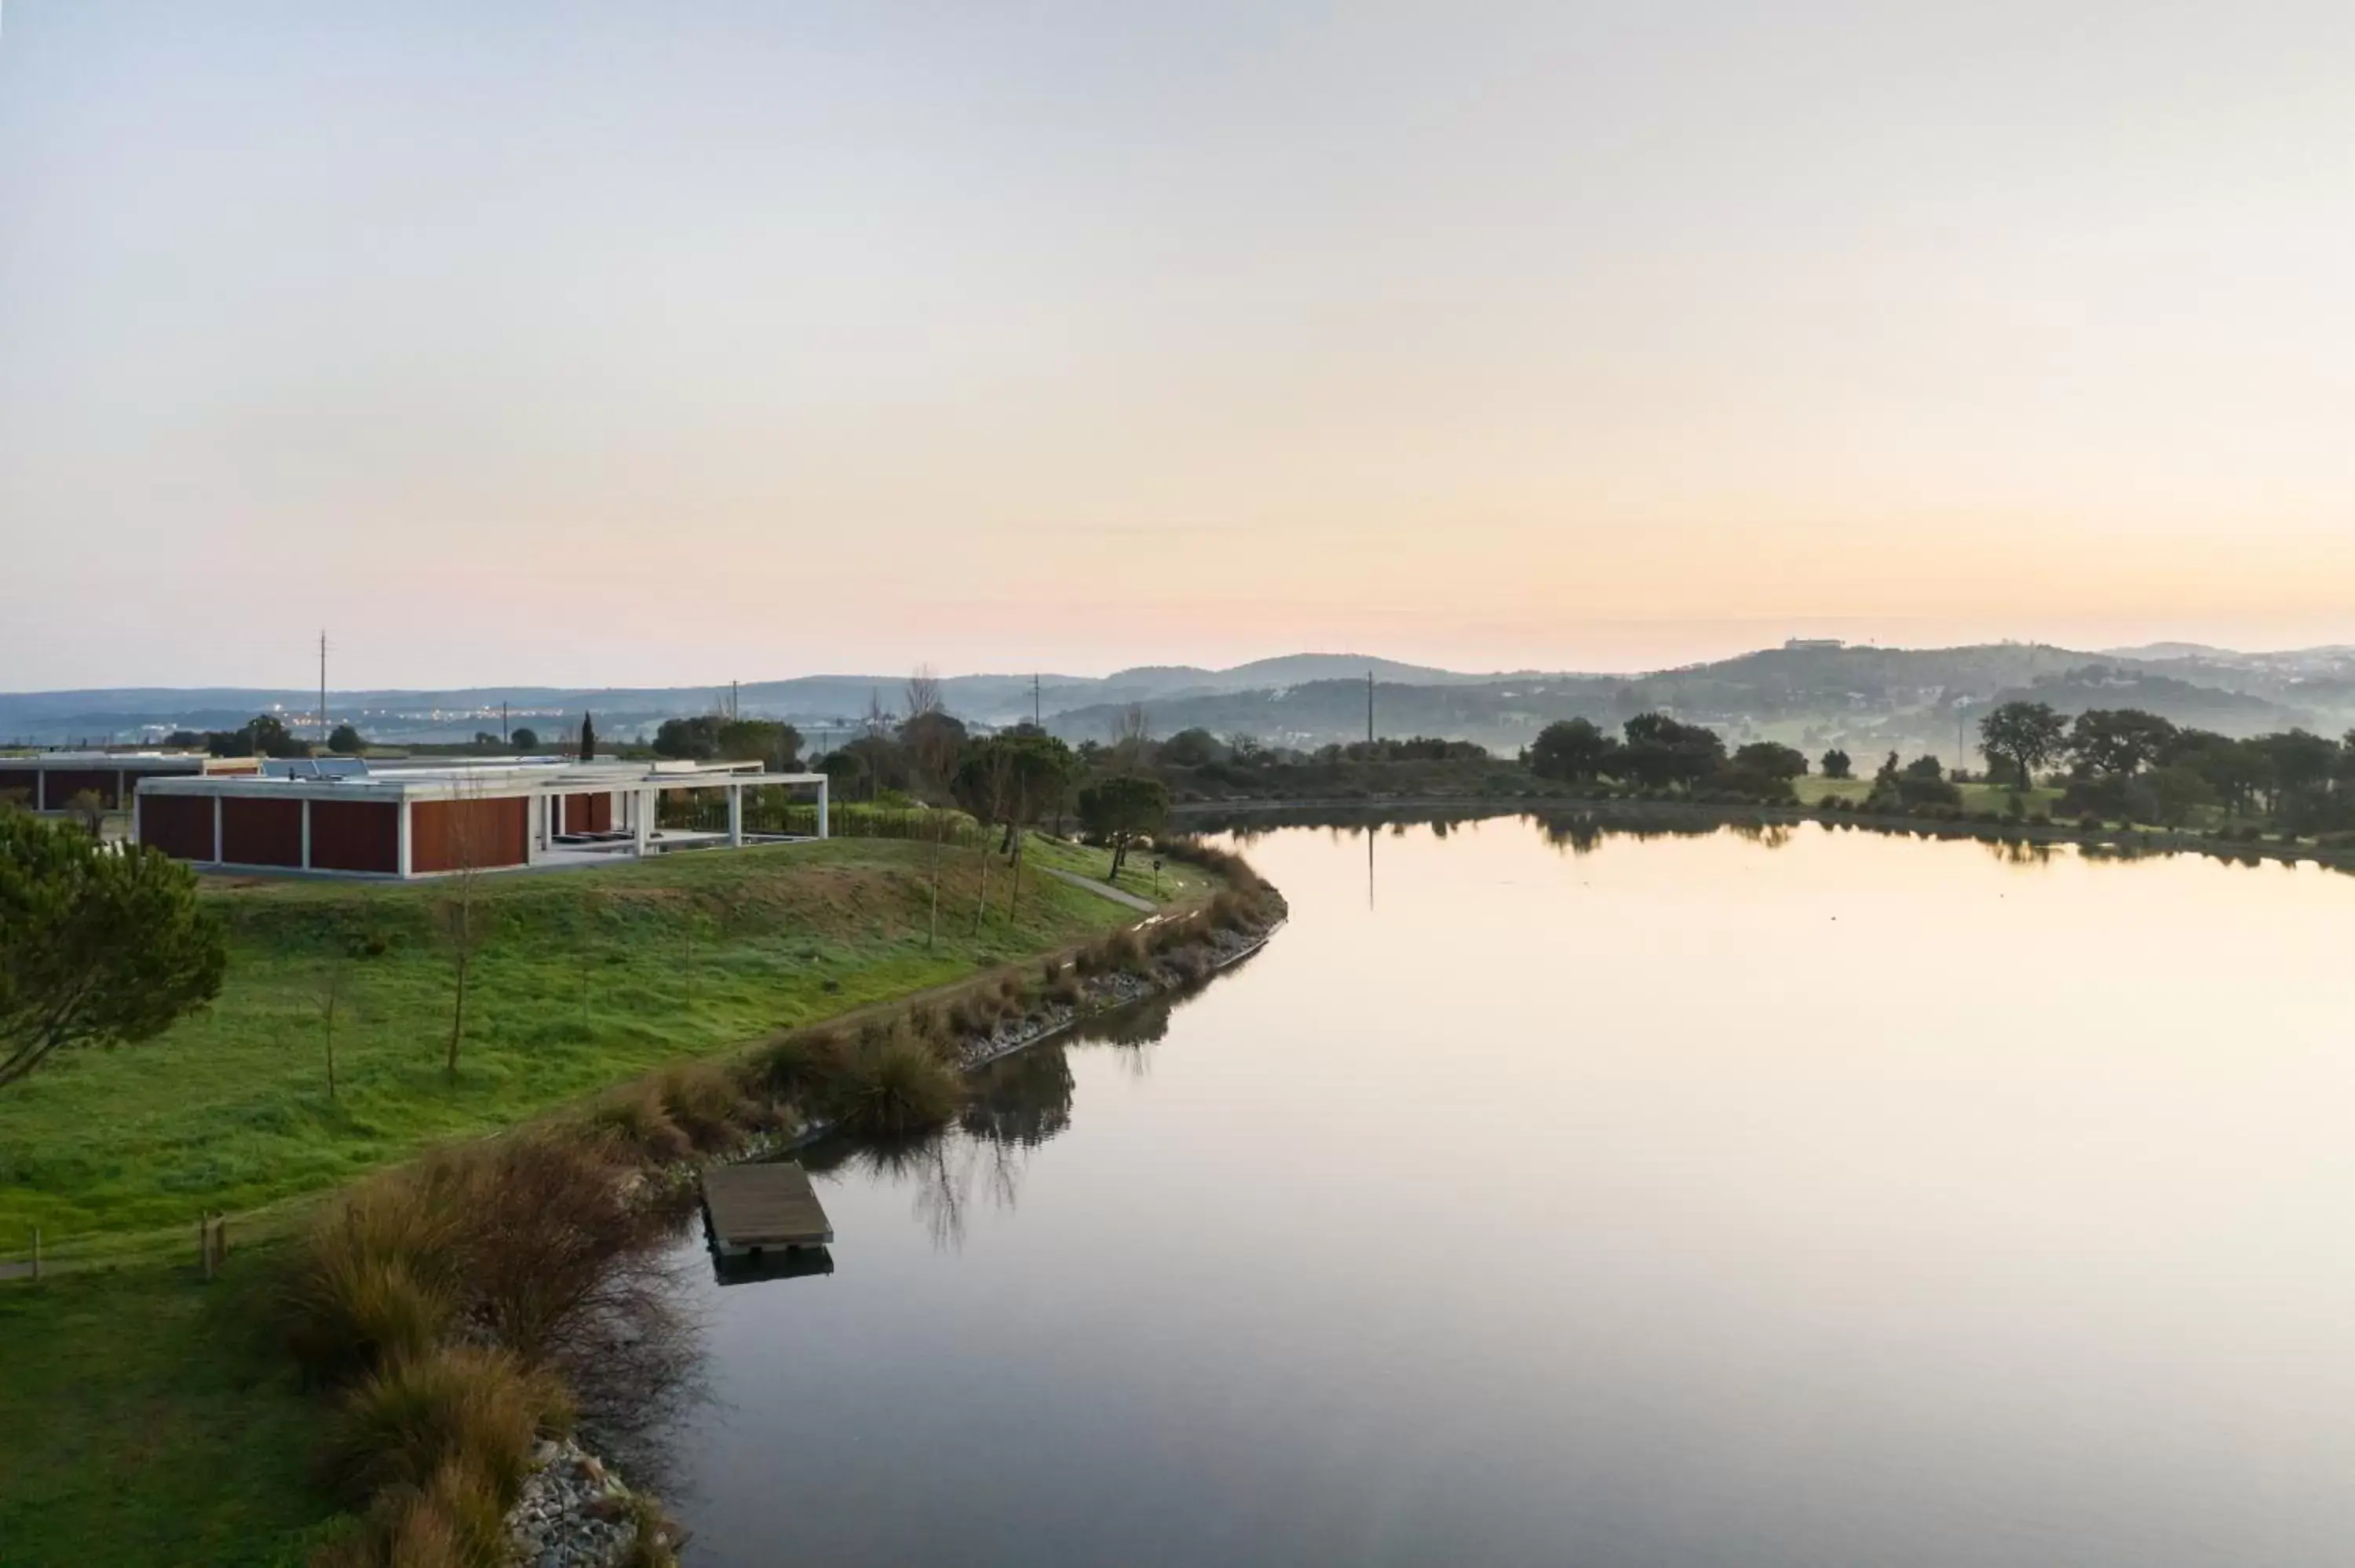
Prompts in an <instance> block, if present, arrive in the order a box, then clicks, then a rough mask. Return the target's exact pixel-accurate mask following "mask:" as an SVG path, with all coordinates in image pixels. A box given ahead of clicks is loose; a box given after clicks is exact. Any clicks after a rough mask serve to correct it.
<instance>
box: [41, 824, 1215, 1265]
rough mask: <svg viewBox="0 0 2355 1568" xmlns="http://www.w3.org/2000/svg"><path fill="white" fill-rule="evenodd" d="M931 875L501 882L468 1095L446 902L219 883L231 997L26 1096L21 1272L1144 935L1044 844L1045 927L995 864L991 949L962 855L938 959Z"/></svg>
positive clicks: (914, 871) (848, 871) (838, 870)
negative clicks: (690, 1063) (332, 1089)
mask: <svg viewBox="0 0 2355 1568" xmlns="http://www.w3.org/2000/svg"><path fill="white" fill-rule="evenodd" d="M929 855H930V848H929V846H927V845H924V844H922V843H917V842H907V841H902V840H885V839H866V840H852V839H837V840H832V841H829V842H826V843H822V844H795V845H783V846H777V847H773V848H762V849H751V850H745V851H742V852H740V853H716V852H708V853H691V854H683V855H678V856H676V857H671V858H667V859H664V860H658V861H654V862H650V863H645V864H629V865H620V866H613V867H602V868H597V869H594V870H581V871H566V872H553V873H545V874H511V875H506V876H485V877H483V878H481V879H479V881H478V882H477V885H476V887H477V894H476V896H477V897H478V898H479V899H480V900H481V901H482V907H483V908H484V909H485V910H486V911H487V912H488V915H489V927H490V929H491V933H492V934H491V935H490V937H489V938H488V939H487V940H486V942H485V945H484V947H483V948H482V950H481V953H480V956H479V958H478V959H477V960H476V965H475V974H474V985H473V988H472V991H471V994H470V996H469V999H468V1004H467V1027H466V1033H465V1038H464V1042H463V1043H462V1045H461V1048H460V1070H459V1076H458V1080H457V1082H456V1083H455V1084H454V1085H453V1084H450V1083H447V1082H445V1081H444V1078H443V1075H442V1051H443V1046H444V1044H445V1041H446V1038H447V1034H448V1030H449V1020H450V1002H451V995H452V966H451V963H450V959H449V957H448V953H447V951H446V948H444V946H443V944H442V942H441V941H440V940H439V938H437V936H436V927H435V921H434V906H435V904H436V902H437V900H440V899H442V898H444V897H446V896H447V895H448V892H449V889H448V887H447V885H411V886H405V887H396V886H385V885H354V884H348V883H328V882H301V881H260V880H254V881H249V882H243V883H235V884H232V883H222V884H218V885H215V886H214V887H213V888H212V890H211V891H210V892H208V895H207V896H208V902H209V903H210V904H211V905H212V906H213V907H215V908H217V909H218V910H219V911H220V912H221V914H222V916H224V918H225V919H226V921H227V922H228V925H229V933H230V937H229V943H230V950H229V979H228V981H227V984H226V986H225V987H224V989H223V991H222V994H221V996H220V998H219V1000H218V1001H216V1002H215V1003H214V1004H213V1005H212V1006H210V1007H209V1008H208V1009H206V1010H205V1011H204V1012H202V1013H200V1014H197V1015H196V1016H193V1017H191V1018H189V1019H187V1020H186V1021H184V1022H182V1023H181V1024H179V1025H178V1026H177V1027H176V1028H175V1029H173V1030H172V1031H171V1032H170V1033H168V1034H166V1035H165V1036H164V1037H163V1038H162V1039H160V1040H157V1041H154V1042H151V1043H148V1044H143V1045H138V1046H130V1047H124V1048H123V1049H120V1050H117V1051H112V1052H84V1053H80V1054H75V1055H72V1056H67V1057H61V1058H59V1059H57V1060H55V1061H53V1062H51V1063H50V1064H49V1065H47V1066H45V1067H44V1068H43V1069H42V1070H41V1071H40V1072H39V1073H37V1074H36V1075H34V1076H33V1077H31V1078H29V1079H27V1080H26V1081H25V1082H24V1083H22V1084H20V1085H18V1086H15V1087H13V1088H11V1089H9V1090H7V1091H6V1092H5V1093H4V1094H0V1256H21V1255H23V1253H24V1251H25V1250H26V1249H27V1246H28V1245H29V1242H30V1232H31V1230H32V1229H33V1227H35V1226H38V1227H40V1228H41V1230H42V1232H43V1233H44V1236H43V1239H44V1244H45V1247H46V1250H47V1251H48V1254H49V1255H50V1257H51V1258H52V1260H54V1261H57V1262H60V1263H70V1262H72V1261H74V1260H76V1259H77V1258H78V1257H80V1258H87V1257H88V1256H90V1255H92V1254H94V1253H96V1254H103V1253H106V1252H109V1251H110V1250H112V1249H117V1248H120V1247H123V1246H127V1245H128V1246H148V1245H159V1244H168V1245H175V1246H176V1245H179V1242H180V1240H181V1239H183V1238H181V1237H180V1234H179V1233H181V1232H183V1231H186V1232H188V1233H189V1235H190V1237H191V1238H192V1236H193V1233H194V1229H195V1224H196V1220H197V1216H198V1214H199V1213H201V1212H203V1211H205V1210H208V1209H219V1210H224V1211H228V1212H229V1213H247V1212H250V1211H255V1210H261V1209H264V1208H265V1207H267V1206H270V1205H284V1204H285V1203H286V1202H287V1201H288V1200H293V1199H298V1198H300V1197H302V1196H304V1195H305V1194H310V1193H315V1192H320V1191H323V1190H325V1189H328V1188H332V1187H335V1186H337V1185H340V1184H342V1183H344V1182H346V1181H350V1180H352V1179H353V1178H355V1177H357V1176H360V1175H362V1174H364V1173H366V1172H367V1171H370V1170H372V1169H375V1168H377V1167H379V1166H382V1165H386V1164H389V1163H391V1162H394V1161H397V1160H402V1159H406V1158H408V1157H410V1156H411V1155H414V1154H415V1153H417V1152H418V1151H419V1150H422V1149H424V1148H426V1147H427V1146H429V1145H431V1144H433V1143H436V1142H439V1141H442V1140H446V1139H455V1138H463V1137H469V1136H474V1135H479V1134H484V1133H487V1132H490V1131H493V1130H496V1129H497V1128H502V1127H506V1126H510V1125H513V1124H514V1123H516V1122H518V1121H522V1120H526V1119H528V1118H531V1117H533V1116H535V1115H537V1114H538V1113H541V1112H544V1111H547V1110H549V1109H552V1108H554V1107H559V1106H561V1105H563V1104H566V1103H567V1102H570V1101H575V1100H578V1099H580V1098H581V1097H585V1096H588V1095H590V1094H591V1093H593V1092H595V1091H596V1090H598V1089H601V1088H602V1087H604V1086H608V1085H611V1084H613V1083H616V1082H619V1081H622V1080H624V1079H627V1078H630V1077H633V1076H635V1075H638V1074H640V1073H642V1072H644V1071H645V1070H646V1069H647V1068H649V1067H652V1066H655V1065H658V1064H660V1063H663V1062H666V1061H669V1060H675V1059H679V1058H685V1057H693V1056H698V1055H710V1054H719V1053H721V1052H724V1051H727V1050H729V1049H730V1048H732V1047H735V1046H739V1045H741V1044H745V1043H747V1042H750V1041H751V1040H753V1039H756V1038H758V1037H760V1036H762V1035H763V1034H765V1033H770V1032H771V1031H773V1030H775V1029H778V1028H780V1027H784V1026H790V1025H794V1024H801V1023H806V1022H814V1021H816V1020H819V1019H822V1018H825V1017H828V1016H831V1015H833V1014H836V1013H838V1012H844V1011H847V1010H848V1009H851V1008H854V1007H857V1006H859V1005H861V1004H863V1003H867V1002H870V1001H881V1000H885V999H889V998H892V997H896V996H900V995H903V994H906V993H908V992H910V991H919V990H922V989H924V988H926V987H929V986H932V985H937V984H942V983H944V982H948V981H952V980H957V979H959V978H961V977H964V976H966V975H970V974H972V973H974V972H975V971H976V970H978V969H985V968H987V967H989V966H992V965H995V964H998V963H1003V962H1009V961H1013V960H1016V959H1029V958H1032V957H1034V956H1036V955H1037V954H1039V953H1042V952H1046V951H1050V950H1052V949H1055V948H1060V947H1063V946H1067V945H1069V944H1071V943H1074V942H1078V941H1082V940H1085V939H1088V938H1092V937H1093V936H1096V935H1098V934H1100V933H1102V932H1103V931H1104V930H1106V929H1108V928H1110V927H1114V926H1117V925H1119V924H1121V923H1122V922H1123V921H1124V920H1126V919H1132V918H1134V916H1133V914H1132V913H1131V912H1129V911H1127V910H1125V909H1124V908H1123V907H1122V906H1118V905H1116V904H1114V903H1113V902H1111V901H1110V900H1107V899H1103V898H1100V897H1097V896H1096V895H1092V894H1090V893H1088V892H1086V891H1084V890H1082V889H1079V888H1074V887H1071V886H1070V885H1067V884H1064V883H1062V882H1060V881H1058V880H1056V879H1054V878H1051V877H1047V876H1044V875H1041V874H1039V871H1040V870H1041V869H1042V868H1044V867H1047V866H1050V865H1052V866H1061V867H1064V868H1066V869H1071V870H1076V871H1080V872H1082V873H1083V874H1090V875H1097V876H1100V875H1102V874H1103V871H1104V870H1105V868H1106V866H1107V865H1108V863H1109V856H1108V855H1106V854H1104V853H1101V852H1096V851H1090V850H1083V849H1080V848H1077V847H1074V846H1066V845H1057V844H1050V843H1048V842H1044V841H1037V840H1034V841H1033V842H1032V845H1031V848H1030V851H1029V870H1028V872H1027V873H1026V875H1025V880H1024V887H1023V893H1022V906H1021V911H1020V916H1019V918H1018V920H1016V921H1012V922H1009V921H1008V920H1007V913H1006V898H1007V892H1008V891H1009V883H1008V880H1007V875H1006V873H1005V868H1004V866H1003V865H1002V864H997V863H994V864H993V865H992V867H991V870H990V877H989V894H990V913H989V915H988V917H987V918H986V921H985V922H984V925H983V928H982V930H981V933H980V934H979V935H978V937H976V936H975V935H974V934H973V911H974V904H975V892H976V887H977V875H978V857H977V856H976V855H975V853H973V852H970V851H965V852H957V851H954V850H952V851H950V852H947V853H945V854H944V855H943V868H944V869H943V884H942V896H941V920H940V927H941V929H940V941H939V945H938V947H937V948H927V946H926V940H925V931H926V915H927V908H928V903H929V900H928V882H927V876H926V867H927V865H928V863H929ZM1123 881H1124V886H1126V887H1128V888H1130V889H1131V890H1132V891H1135V890H1137V889H1139V888H1141V887H1142V888H1149V887H1150V885H1151V884H1150V881H1149V879H1139V878H1137V877H1134V876H1131V877H1126V878H1124V879H1123ZM1206 891H1207V879H1206V878H1205V877H1204V876H1203V874H1201V873H1200V872H1199V870H1197V869H1195V868H1193V867H1190V866H1187V865H1184V864H1182V863H1177V862H1172V863H1170V864H1169V865H1168V867H1167V869H1166V870H1165V871H1164V873H1163V876H1162V893H1163V895H1164V897H1165V898H1167V899H1169V900H1171V901H1179V900H1190V899H1194V898H1198V897H1199V896H1201V895H1203V894H1204V893H1205V892H1206ZM355 945H357V946H359V947H360V948H363V949H364V950H372V951H373V952H374V956H368V957H358V958H348V959H342V960H340V961H341V964H342V969H343V973H344V976H345V982H344V983H345V987H346V996H345V999H344V1001H343V1003H342V1007H341V1014H340V1016H339V1019H338V1022H337V1025H336V1078H337V1094H336V1098H335V1099H333V1100H332V1101H331V1100H330V1099H329V1098H328V1097H327V1093H326V1075H325V1053H324V1049H323V1044H322V1029H321V1024H320V1019H319V1009H318V1004H317V1001H316V991H317V989H318V987H319V984H320V980H321V978H322V976H323V975H325V973H326V972H328V971H329V970H330V969H331V968H333V967H335V966H336V963H337V962H338V959H337V955H339V954H345V953H346V952H347V951H349V949H350V948H353V947H354V946H355ZM244 1228H245V1229H246V1231H247V1232H248V1234H250V1233H251V1229H252V1227H251V1226H250V1225H248V1226H246V1227H244ZM187 1246H188V1248H189V1249H190V1250H193V1246H194V1243H193V1240H192V1239H189V1240H187ZM4 1289H5V1286H0V1290H4Z"/></svg>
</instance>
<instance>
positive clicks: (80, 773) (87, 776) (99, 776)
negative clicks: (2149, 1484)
mask: <svg viewBox="0 0 2355 1568" xmlns="http://www.w3.org/2000/svg"><path fill="white" fill-rule="evenodd" d="M44 771H45V772H46V774H47V776H48V792H49V793H48V805H49V810H52V811H62V810H65V809H66V802H68V801H69V800H72V799H73V798H74V797H75V796H76V795H79V794H80V793H81V792H82V791H83V790H84V789H94V790H96V791H97V792H98V798H99V799H100V800H103V801H105V802H106V805H107V809H108V810H112V809H113V808H114V807H116V806H119V805H121V804H122V801H120V800H117V799H116V798H115V777H116V776H115V771H114V769H113V768H106V769H104V770H103V771H101V770H100V769H97V768H47V769H45V770H44Z"/></svg>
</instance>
